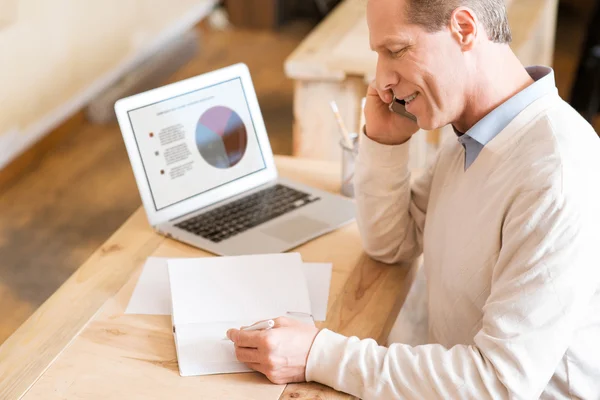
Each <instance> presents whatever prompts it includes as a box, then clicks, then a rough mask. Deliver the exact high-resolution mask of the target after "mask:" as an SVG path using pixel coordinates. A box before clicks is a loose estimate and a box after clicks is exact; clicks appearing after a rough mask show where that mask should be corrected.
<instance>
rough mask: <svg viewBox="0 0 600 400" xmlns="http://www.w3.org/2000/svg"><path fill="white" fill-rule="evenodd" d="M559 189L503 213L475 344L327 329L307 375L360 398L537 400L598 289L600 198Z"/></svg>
mask: <svg viewBox="0 0 600 400" xmlns="http://www.w3.org/2000/svg"><path fill="white" fill-rule="evenodd" d="M559 179H560V178H559ZM561 185H562V184H561V183H560V182H559V183H558V184H556V185H553V186H552V187H549V188H545V189H540V190H529V191H526V192H522V193H521V194H520V195H519V196H518V197H517V198H516V199H515V200H514V201H513V202H512V204H511V206H510V208H509V209H508V210H507V211H506V215H505V222H504V225H503V232H502V242H503V243H502V247H501V251H500V254H499V258H498V261H497V264H496V265H495V267H494V271H493V277H492V284H491V294H490V296H489V298H488V300H487V302H486V304H485V306H484V308H483V312H484V316H483V319H482V326H481V329H480V330H479V332H478V333H477V334H476V335H475V338H474V341H473V344H472V345H457V346H455V347H452V348H450V349H448V348H444V347H443V346H441V345H435V344H434V345H425V346H418V347H410V346H407V345H403V344H395V345H392V346H391V347H389V348H384V347H380V346H378V345H377V344H376V343H375V342H374V341H373V340H363V341H361V340H358V339H357V338H346V337H344V336H341V335H338V334H335V333H333V332H331V331H328V330H323V331H322V332H320V333H319V335H318V336H317V338H316V340H315V342H314V344H313V347H312V349H311V351H310V354H309V359H308V365H307V379H308V380H312V381H317V382H320V383H323V384H326V385H328V386H331V387H333V388H335V389H337V390H341V391H344V392H347V393H350V394H353V395H355V396H359V397H361V398H365V399H392V398H405V399H431V398H453V399H463V398H469V399H472V398H477V399H486V398H498V399H500V398H513V399H534V398H539V396H540V395H541V393H542V392H543V390H544V388H545V387H546V386H547V384H548V382H549V381H550V379H551V378H552V376H553V374H554V371H555V370H556V368H557V366H558V364H559V362H560V360H561V359H562V357H563V356H564V354H565V351H566V350H567V348H568V347H569V343H570V342H571V340H572V337H573V333H574V331H575V329H577V327H578V326H581V324H582V323H584V321H583V319H584V313H585V312H587V310H588V308H589V306H590V303H591V300H592V298H593V296H594V292H595V291H596V290H597V289H598V286H599V283H600V282H599V281H600V279H599V269H598V268H597V262H596V261H595V260H597V253H596V251H595V248H596V246H597V244H595V241H596V239H594V231H596V230H597V228H595V227H594V225H596V224H597V221H598V220H599V218H598V212H597V211H593V203H594V202H597V201H598V197H599V196H597V195H594V196H588V197H587V199H586V198H585V196H583V195H584V193H581V192H580V193H576V196H572V198H568V197H565V196H563V195H562V193H561V190H560V187H561ZM585 202H587V206H586V205H583V203H585ZM596 208H597V207H596Z"/></svg>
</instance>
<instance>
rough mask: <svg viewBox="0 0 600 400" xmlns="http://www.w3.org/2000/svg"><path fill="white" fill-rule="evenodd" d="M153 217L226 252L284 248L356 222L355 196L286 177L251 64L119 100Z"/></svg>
mask: <svg viewBox="0 0 600 400" xmlns="http://www.w3.org/2000/svg"><path fill="white" fill-rule="evenodd" d="M115 111H116V114H117V119H118V121H119V126H120V128H121V132H122V134H123V139H124V141H125V145H126V147H127V153H128V154H129V159H130V161H131V165H132V168H133V173H134V175H135V179H136V181H137V185H138V188H139V191H140V195H141V198H142V202H143V204H144V209H145V211H146V215H147V217H148V221H149V222H150V224H151V225H152V227H153V228H154V229H155V230H156V231H157V232H159V233H161V234H163V235H165V236H167V237H170V238H173V239H176V240H179V241H181V242H185V243H187V244H190V245H193V246H196V247H198V248H201V249H204V250H207V251H209V252H212V253H214V254H218V255H228V256H232V255H244V254H265V253H279V252H284V251H286V250H289V249H292V248H294V247H296V246H298V245H300V244H303V243H305V242H307V241H309V240H311V239H313V238H316V237H318V236H320V235H323V234H325V233H328V232H331V231H333V230H335V229H337V228H339V227H341V226H343V225H345V224H347V223H349V222H350V221H352V220H353V219H354V216H355V210H354V203H353V201H351V200H349V199H346V198H344V197H341V196H337V195H333V194H330V193H327V192H325V191H322V190H318V189H315V188H312V187H310V186H306V185H303V184H300V183H297V182H293V181H290V180H286V179H281V178H279V176H278V173H277V168H276V167H275V162H274V159H273V153H272V150H271V146H270V144H269V139H268V136H267V131H266V128H265V124H264V121H263V117H262V114H261V111H260V107H259V104H258V100H257V98H256V93H255V91H254V86H253V84H252V80H251V77H250V72H249V70H248V67H247V66H246V65H244V64H236V65H233V66H230V67H227V68H224V69H220V70H217V71H213V72H209V73H206V74H203V75H200V76H197V77H194V78H191V79H187V80H184V81H181V82H177V83H174V84H171V85H168V86H164V87H161V88H158V89H154V90H150V91H148V92H145V93H141V94H138V95H135V96H132V97H128V98H125V99H121V100H119V101H118V102H117V103H116V104H115Z"/></svg>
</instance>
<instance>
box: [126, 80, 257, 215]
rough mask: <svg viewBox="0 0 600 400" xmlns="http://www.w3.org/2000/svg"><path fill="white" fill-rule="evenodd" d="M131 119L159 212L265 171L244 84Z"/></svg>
mask: <svg viewBox="0 0 600 400" xmlns="http://www.w3.org/2000/svg"><path fill="white" fill-rule="evenodd" d="M128 114H129V121H130V123H131V128H132V130H133V132H134V135H135V140H136V143H137V147H138V150H139V152H140V157H141V159H142V164H143V166H144V171H145V173H146V178H147V180H148V185H149V187H150V192H151V194H152V199H153V201H154V206H155V208H156V210H157V211H159V210H161V209H164V208H166V207H169V206H172V205H174V204H176V203H179V202H181V201H184V200H187V199H190V198H192V197H194V196H197V195H199V194H202V193H206V192H208V191H210V190H212V189H214V188H217V187H219V186H222V185H225V184H227V183H230V182H232V181H235V180H237V179H240V178H243V177H246V176H248V175H251V174H254V173H257V172H259V171H261V170H263V169H265V168H266V164H265V160H264V157H263V154H262V150H261V148H260V145H259V142H258V137H257V133H256V130H255V126H254V121H253V120H252V116H251V113H250V109H249V107H248V103H247V101H246V95H245V92H244V88H243V86H242V81H241V79H240V78H235V79H231V80H229V81H226V82H222V83H218V84H216V85H212V86H209V87H206V88H202V89H199V90H195V91H193V92H190V93H185V94H182V95H179V96H177V97H173V98H170V99H166V100H163V101H160V102H157V103H154V104H149V105H147V106H144V107H140V108H137V109H135V110H130V111H129V112H128Z"/></svg>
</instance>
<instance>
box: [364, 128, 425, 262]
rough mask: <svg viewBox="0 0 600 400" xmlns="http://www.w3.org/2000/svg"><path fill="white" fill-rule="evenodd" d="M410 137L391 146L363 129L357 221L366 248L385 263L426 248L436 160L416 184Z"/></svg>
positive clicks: (414, 255)
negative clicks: (428, 211) (411, 166)
mask: <svg viewBox="0 0 600 400" xmlns="http://www.w3.org/2000/svg"><path fill="white" fill-rule="evenodd" d="M408 153H409V142H407V143H404V144H401V145H397V146H387V145H383V144H380V143H377V142H375V141H373V140H371V139H370V138H369V137H368V136H366V135H364V134H363V137H362V138H361V144H360V150H359V155H358V159H357V165H356V175H355V193H356V204H357V221H358V227H359V229H360V234H361V238H362V241H363V247H364V249H365V252H366V253H367V254H368V255H369V256H371V257H372V258H374V259H376V260H378V261H382V262H385V263H389V264H392V263H397V262H410V261H413V260H414V259H416V258H417V257H419V255H421V253H422V251H423V228H424V225H425V216H426V213H427V203H428V201H429V191H430V187H431V180H432V170H433V165H432V166H431V167H430V168H429V169H428V170H427V171H426V172H425V173H424V174H422V175H421V176H420V177H419V178H418V179H417V180H416V181H415V182H414V183H413V184H412V185H411V174H410V171H409V168H408V161H409V156H408Z"/></svg>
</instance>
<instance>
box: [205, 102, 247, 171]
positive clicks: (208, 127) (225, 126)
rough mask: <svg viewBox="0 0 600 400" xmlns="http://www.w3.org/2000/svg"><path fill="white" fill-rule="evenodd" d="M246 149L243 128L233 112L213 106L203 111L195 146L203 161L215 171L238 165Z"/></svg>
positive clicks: (245, 135) (240, 120)
mask: <svg viewBox="0 0 600 400" xmlns="http://www.w3.org/2000/svg"><path fill="white" fill-rule="evenodd" d="M247 145H248V134H247V131H246V126H245V125H244V122H243V121H242V119H241V118H240V116H239V115H238V114H237V113H236V112H235V111H233V110H231V109H229V108H227V107H223V106H217V107H213V108H210V109H208V110H206V112H205V113H204V114H202V116H201V117H200V120H199V121H198V125H197V126H196V146H197V147H198V151H199V152H200V155H201V156H202V158H204V160H205V161H206V162H207V163H209V164H210V165H212V166H213V167H215V168H220V169H226V168H231V167H233V166H235V165H236V164H238V163H239V162H240V161H241V160H242V158H243V157H244V154H245V153H246V147H247Z"/></svg>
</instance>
